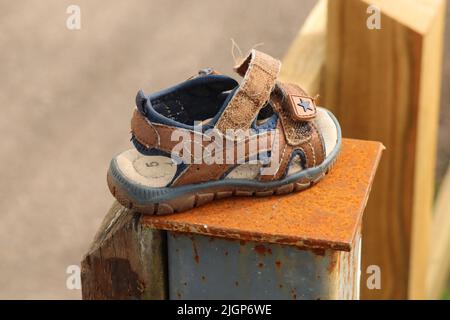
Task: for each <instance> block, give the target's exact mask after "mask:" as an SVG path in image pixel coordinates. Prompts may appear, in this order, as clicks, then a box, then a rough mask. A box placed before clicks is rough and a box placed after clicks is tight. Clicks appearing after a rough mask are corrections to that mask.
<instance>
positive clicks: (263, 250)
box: [254, 244, 272, 256]
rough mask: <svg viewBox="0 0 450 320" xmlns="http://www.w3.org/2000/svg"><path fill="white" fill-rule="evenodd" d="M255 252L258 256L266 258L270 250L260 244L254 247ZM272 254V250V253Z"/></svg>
mask: <svg viewBox="0 0 450 320" xmlns="http://www.w3.org/2000/svg"><path fill="white" fill-rule="evenodd" d="M254 250H255V252H256V253H257V254H259V255H260V256H265V255H266V253H268V250H267V248H266V246H265V245H262V244H258V245H256V246H255V247H254ZM270 253H272V250H271V251H270Z"/></svg>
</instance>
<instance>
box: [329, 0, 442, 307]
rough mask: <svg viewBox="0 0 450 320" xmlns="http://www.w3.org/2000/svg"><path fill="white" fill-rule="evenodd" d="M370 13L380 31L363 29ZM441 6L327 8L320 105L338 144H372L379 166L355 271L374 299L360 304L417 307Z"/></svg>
mask: <svg viewBox="0 0 450 320" xmlns="http://www.w3.org/2000/svg"><path fill="white" fill-rule="evenodd" d="M371 4H373V5H376V6H377V7H378V8H379V9H380V10H381V29H379V30H377V29H374V30H370V29H369V28H368V27H367V25H366V22H367V20H368V18H369V17H370V16H371V15H372V14H373V12H372V13H368V7H369V6H370V5H371ZM445 4H446V2H445V0H421V1H419V0H396V1H392V0H371V1H369V0H333V1H329V3H328V29H327V55H326V62H325V65H326V67H325V69H326V73H325V75H324V80H325V82H326V83H325V99H324V100H322V101H324V102H325V105H326V106H327V107H329V108H331V109H332V110H333V111H334V112H335V113H336V115H337V117H338V119H339V120H340V122H341V125H342V127H343V133H344V136H346V137H352V138H362V139H374V140H379V141H382V142H383V143H384V144H385V145H386V147H387V151H386V156H385V159H383V161H382V163H381V165H380V171H379V174H378V176H377V179H376V180H375V183H374V186H373V192H372V195H371V200H370V201H369V204H368V207H367V211H366V215H365V221H364V225H363V230H364V231H363V232H364V235H365V236H364V241H363V255H362V257H363V279H362V280H363V281H364V279H365V277H364V274H365V272H364V268H365V267H367V266H368V265H378V266H380V268H381V276H382V288H381V290H368V289H367V287H366V286H365V285H362V286H361V287H362V298H384V299H403V298H408V297H409V298H412V299H416V298H425V297H426V295H425V294H426V290H425V278H426V272H427V270H426V268H427V259H428V248H429V241H428V240H429V235H430V233H429V230H430V225H431V218H432V206H433V195H434V166H435V154H436V140H437V124H438V110H439V96H440V83H441V66H442V51H443V30H444V20H445V15H444V14H445Z"/></svg>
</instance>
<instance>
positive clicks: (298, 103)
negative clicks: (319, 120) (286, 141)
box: [288, 94, 316, 121]
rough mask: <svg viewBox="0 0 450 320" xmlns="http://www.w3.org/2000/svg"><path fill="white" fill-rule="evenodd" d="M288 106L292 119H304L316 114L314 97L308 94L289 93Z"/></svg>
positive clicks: (311, 117) (309, 118)
mask: <svg viewBox="0 0 450 320" xmlns="http://www.w3.org/2000/svg"><path fill="white" fill-rule="evenodd" d="M289 98H290V99H289V103H288V108H289V111H290V114H291V116H292V118H293V119H294V120H298V121H306V120H311V119H313V118H314V117H315V116H316V104H315V102H314V99H313V98H311V97H308V96H299V95H293V94H291V95H289Z"/></svg>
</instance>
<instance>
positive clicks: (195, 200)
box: [107, 159, 336, 215]
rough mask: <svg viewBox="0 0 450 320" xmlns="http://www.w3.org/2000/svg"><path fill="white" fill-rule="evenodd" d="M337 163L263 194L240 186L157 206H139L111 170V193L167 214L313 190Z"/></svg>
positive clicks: (140, 209) (130, 206)
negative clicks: (223, 201)
mask: <svg viewBox="0 0 450 320" xmlns="http://www.w3.org/2000/svg"><path fill="white" fill-rule="evenodd" d="M335 161H336V159H335ZM335 161H333V163H332V164H330V166H329V167H328V169H327V170H326V171H325V172H323V173H322V174H320V175H319V176H317V177H315V178H314V179H313V180H308V179H302V180H300V181H297V182H292V183H288V184H285V185H282V186H279V187H276V188H271V189H263V190H260V191H258V190H250V189H249V188H243V187H239V186H228V187H221V188H218V190H211V188H208V191H207V192H206V191H205V192H193V193H187V194H185V195H182V196H180V197H178V198H174V199H169V200H166V201H161V202H154V203H139V202H138V201H136V200H135V199H133V198H132V197H131V196H130V195H129V193H128V192H127V191H125V190H124V189H123V188H122V186H121V185H120V184H119V183H118V181H117V180H116V179H115V178H114V176H113V175H112V174H111V171H108V175H107V181H108V187H109V190H110V191H111V193H112V195H113V196H114V197H115V198H116V199H117V201H118V202H119V203H120V204H121V205H123V206H124V207H126V208H128V209H132V210H135V211H137V212H140V213H144V214H156V215H164V214H172V213H177V212H183V211H186V210H189V209H192V208H195V207H199V206H202V205H204V204H207V203H209V202H212V201H214V200H218V199H224V198H229V197H232V196H241V197H242V196H245V197H251V196H255V197H267V196H272V195H284V194H289V193H292V192H298V191H303V190H305V189H308V188H310V187H312V186H313V185H315V184H316V183H318V182H319V181H320V180H321V179H323V178H324V177H325V175H326V174H328V173H329V172H330V170H331V169H332V167H333V165H334V162H335Z"/></svg>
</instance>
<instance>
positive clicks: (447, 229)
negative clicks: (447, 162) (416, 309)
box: [427, 167, 450, 299]
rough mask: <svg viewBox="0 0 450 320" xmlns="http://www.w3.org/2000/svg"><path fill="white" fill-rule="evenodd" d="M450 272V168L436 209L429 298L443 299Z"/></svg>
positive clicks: (428, 274)
mask: <svg viewBox="0 0 450 320" xmlns="http://www.w3.org/2000/svg"><path fill="white" fill-rule="evenodd" d="M449 272H450V167H449V168H448V169H447V174H446V175H445V178H444V180H443V182H442V185H441V187H440V190H439V194H438V196H437V199H436V205H435V207H434V217H433V226H432V228H431V245H430V259H429V266H428V273H427V297H428V298H429V299H439V298H441V296H442V294H443V292H444V289H445V286H446V285H447V279H448V275H449Z"/></svg>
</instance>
